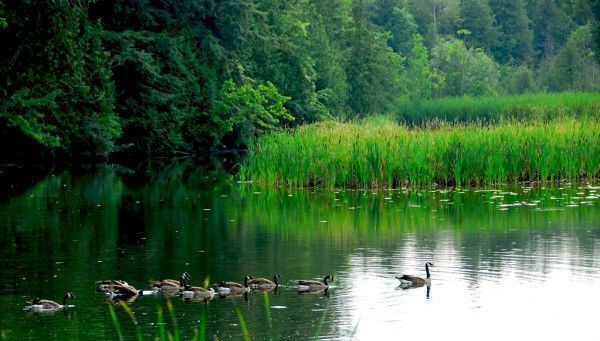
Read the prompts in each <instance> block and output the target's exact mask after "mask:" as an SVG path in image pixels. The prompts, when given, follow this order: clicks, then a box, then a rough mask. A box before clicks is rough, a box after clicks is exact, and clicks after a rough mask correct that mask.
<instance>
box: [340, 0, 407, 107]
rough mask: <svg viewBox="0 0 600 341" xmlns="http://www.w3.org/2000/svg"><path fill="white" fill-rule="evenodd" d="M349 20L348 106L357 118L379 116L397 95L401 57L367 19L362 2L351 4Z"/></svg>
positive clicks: (399, 84) (399, 85) (385, 36)
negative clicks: (351, 29) (350, 24)
mask: <svg viewBox="0 0 600 341" xmlns="http://www.w3.org/2000/svg"><path fill="white" fill-rule="evenodd" d="M352 18H353V20H354V32H352V34H351V38H350V42H351V45H352V48H351V51H350V56H349V60H348V81H349V85H350V96H349V99H348V105H349V107H350V108H351V109H352V110H353V111H354V112H355V113H356V114H357V115H358V116H365V115H369V114H375V113H381V112H384V111H386V109H387V106H388V105H389V103H391V101H393V99H394V98H395V97H397V96H398V94H399V93H400V87H401V80H400V77H401V74H400V68H401V66H402V58H401V57H400V55H398V54H396V53H394V52H393V51H392V49H391V48H389V47H388V46H387V40H388V38H389V35H388V34H387V33H385V32H382V31H381V30H379V29H378V27H377V26H375V25H374V24H373V23H371V22H370V21H369V20H368V19H369V18H368V13H367V7H366V5H365V4H364V2H363V1H362V0H357V1H355V2H354V3H353V8H352Z"/></svg>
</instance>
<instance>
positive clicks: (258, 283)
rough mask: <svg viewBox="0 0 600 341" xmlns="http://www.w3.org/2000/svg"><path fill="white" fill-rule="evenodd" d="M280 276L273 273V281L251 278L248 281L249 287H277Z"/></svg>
mask: <svg viewBox="0 0 600 341" xmlns="http://www.w3.org/2000/svg"><path fill="white" fill-rule="evenodd" d="M279 278H281V275H280V274H275V275H273V282H271V281H270V280H268V279H266V278H253V279H251V280H249V281H248V286H249V287H250V289H273V288H277V287H279V282H278V279H279Z"/></svg>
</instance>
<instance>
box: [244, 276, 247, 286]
mask: <svg viewBox="0 0 600 341" xmlns="http://www.w3.org/2000/svg"><path fill="white" fill-rule="evenodd" d="M244 287H245V288H247V287H248V276H246V277H244Z"/></svg>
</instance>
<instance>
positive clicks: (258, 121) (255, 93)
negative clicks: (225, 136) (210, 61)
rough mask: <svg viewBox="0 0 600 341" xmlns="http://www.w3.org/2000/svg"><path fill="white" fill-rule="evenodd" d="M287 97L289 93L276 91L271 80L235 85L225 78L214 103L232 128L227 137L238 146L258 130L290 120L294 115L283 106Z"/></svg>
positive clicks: (280, 124) (276, 127)
mask: <svg viewBox="0 0 600 341" xmlns="http://www.w3.org/2000/svg"><path fill="white" fill-rule="evenodd" d="M289 100H290V98H289V97H285V96H282V95H281V94H279V91H278V90H277V88H276V87H275V86H274V85H273V83H267V84H265V85H263V84H261V85H259V86H257V87H252V86H250V85H243V86H241V87H238V86H236V85H235V83H234V82H233V81H232V80H228V81H226V82H225V83H223V87H222V89H221V94H220V96H219V99H218V101H217V104H216V107H217V111H219V112H220V113H221V116H223V117H228V121H229V124H230V126H231V129H230V131H231V132H232V134H231V136H230V137H229V140H231V141H232V144H233V145H234V146H235V147H239V146H243V145H245V144H246V143H247V141H249V140H250V139H252V138H254V137H256V136H258V135H260V134H264V133H266V132H268V131H272V130H275V129H278V128H279V127H281V126H283V125H284V124H285V123H287V122H291V121H293V120H294V117H293V116H291V115H290V113H289V112H288V111H287V109H286V108H285V107H284V104H285V102H287V101H289Z"/></svg>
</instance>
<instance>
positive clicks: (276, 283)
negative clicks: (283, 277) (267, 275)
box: [273, 275, 279, 287]
mask: <svg viewBox="0 0 600 341" xmlns="http://www.w3.org/2000/svg"><path fill="white" fill-rule="evenodd" d="M273 279H274V280H275V286H276V287H278V286H279V281H277V275H275V276H273Z"/></svg>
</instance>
